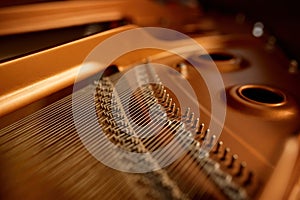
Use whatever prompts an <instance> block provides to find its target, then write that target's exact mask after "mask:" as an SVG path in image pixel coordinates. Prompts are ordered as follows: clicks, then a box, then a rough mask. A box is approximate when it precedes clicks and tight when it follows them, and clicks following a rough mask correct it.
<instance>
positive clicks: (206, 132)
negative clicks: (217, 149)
mask: <svg viewBox="0 0 300 200" xmlns="http://www.w3.org/2000/svg"><path fill="white" fill-rule="evenodd" d="M209 132H210V130H209V129H206V131H205V132H204V134H203V135H202V137H201V140H205V139H206V138H207V136H208V135H209Z"/></svg>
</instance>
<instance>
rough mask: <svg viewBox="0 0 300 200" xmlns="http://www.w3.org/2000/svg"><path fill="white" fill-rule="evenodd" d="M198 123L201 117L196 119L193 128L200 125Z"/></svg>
mask: <svg viewBox="0 0 300 200" xmlns="http://www.w3.org/2000/svg"><path fill="white" fill-rule="evenodd" d="M198 124H199V118H197V119H195V120H194V123H193V126H192V128H193V129H196V128H197V127H198ZM196 133H197V131H196Z"/></svg>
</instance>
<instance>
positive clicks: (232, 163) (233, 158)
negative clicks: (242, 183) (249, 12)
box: [228, 154, 238, 168]
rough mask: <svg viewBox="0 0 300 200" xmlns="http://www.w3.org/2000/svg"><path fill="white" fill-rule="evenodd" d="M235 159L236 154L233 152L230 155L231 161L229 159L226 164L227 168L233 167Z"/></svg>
mask: <svg viewBox="0 0 300 200" xmlns="http://www.w3.org/2000/svg"><path fill="white" fill-rule="evenodd" d="M237 159H238V155H236V154H233V155H232V156H231V161H230V163H229V165H228V168H233V167H234V165H235V163H236V161H237Z"/></svg>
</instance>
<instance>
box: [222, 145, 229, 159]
mask: <svg viewBox="0 0 300 200" xmlns="http://www.w3.org/2000/svg"><path fill="white" fill-rule="evenodd" d="M229 152H230V149H229V148H228V147H227V148H225V149H224V152H223V156H222V157H221V159H220V160H222V161H225V160H226V158H227V155H228V154H229Z"/></svg>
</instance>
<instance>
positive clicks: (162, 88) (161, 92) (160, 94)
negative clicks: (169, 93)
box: [158, 85, 164, 98]
mask: <svg viewBox="0 0 300 200" xmlns="http://www.w3.org/2000/svg"><path fill="white" fill-rule="evenodd" d="M163 93H164V86H163V85H161V87H160V90H159V94H158V96H159V98H162V96H163Z"/></svg>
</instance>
